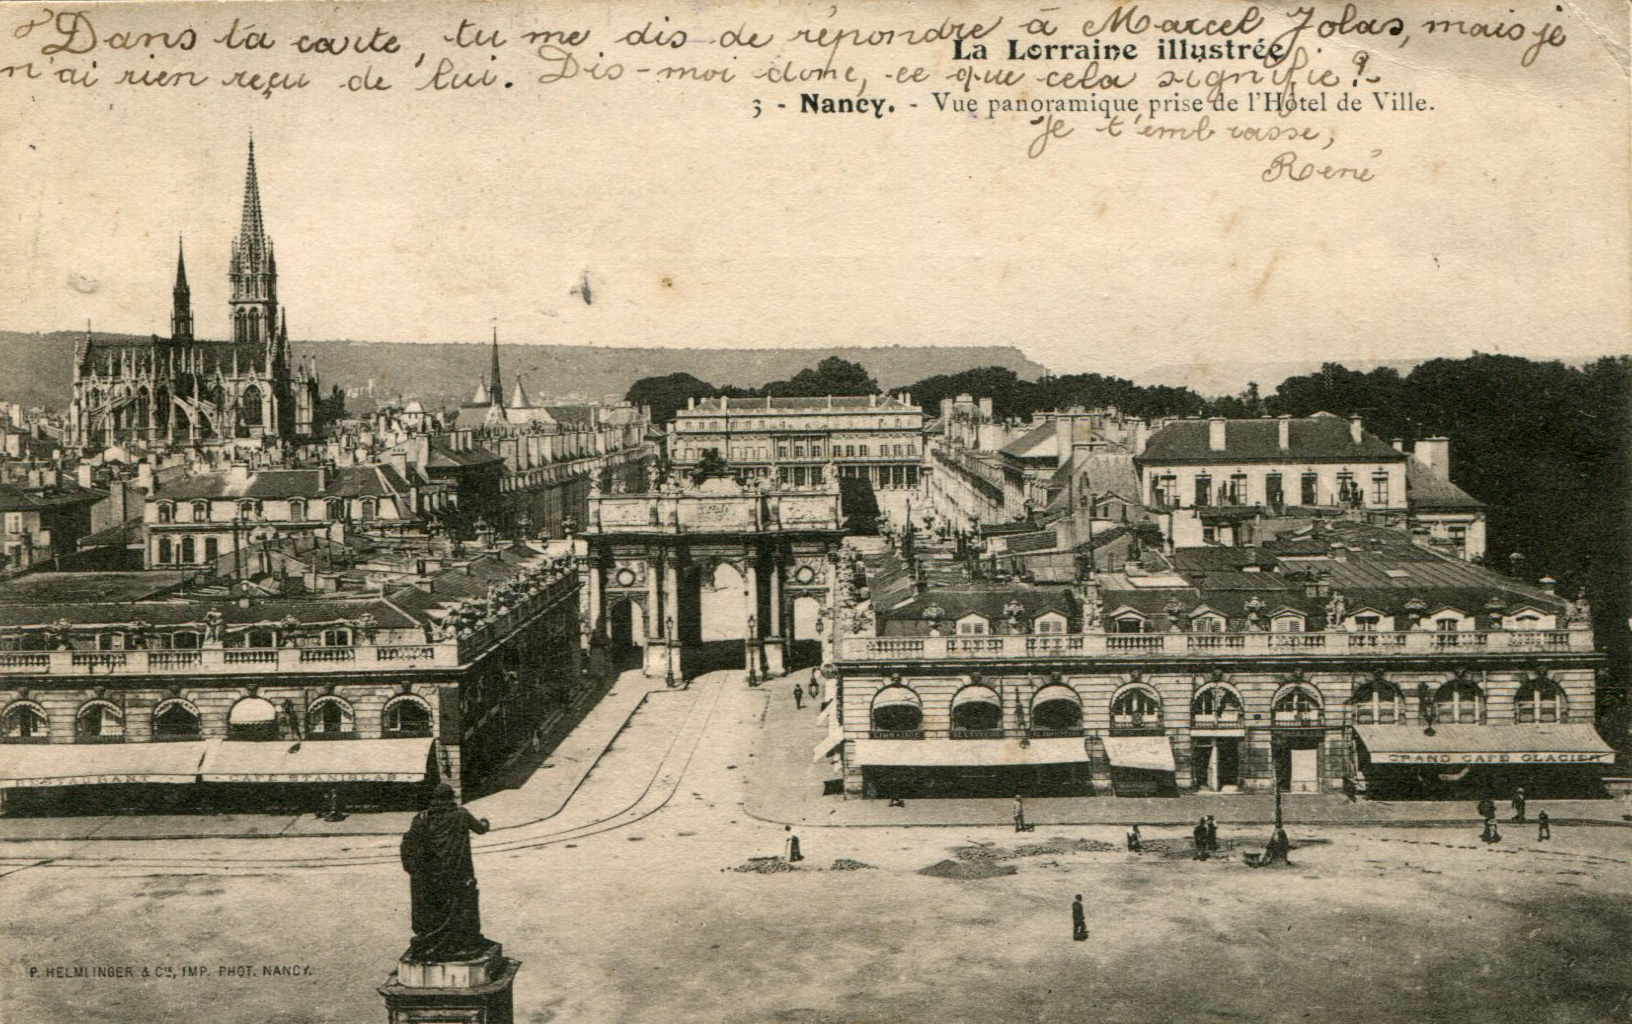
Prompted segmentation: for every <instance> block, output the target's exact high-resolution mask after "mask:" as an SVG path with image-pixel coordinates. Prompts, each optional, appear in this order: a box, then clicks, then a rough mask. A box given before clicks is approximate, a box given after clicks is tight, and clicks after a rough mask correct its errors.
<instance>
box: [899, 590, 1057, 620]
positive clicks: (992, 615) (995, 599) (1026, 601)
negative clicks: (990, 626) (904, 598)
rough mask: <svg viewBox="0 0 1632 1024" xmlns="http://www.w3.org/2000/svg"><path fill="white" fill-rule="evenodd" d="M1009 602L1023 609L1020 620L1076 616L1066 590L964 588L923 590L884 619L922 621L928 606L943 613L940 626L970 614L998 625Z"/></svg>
mask: <svg viewBox="0 0 1632 1024" xmlns="http://www.w3.org/2000/svg"><path fill="white" fill-rule="evenodd" d="M1010 601H1018V602H1019V603H1020V604H1021V605H1023V606H1024V607H1025V609H1026V611H1025V614H1024V616H1023V617H1024V618H1027V619H1034V618H1036V617H1037V616H1039V615H1043V614H1045V613H1047V612H1059V613H1060V614H1061V615H1064V616H1066V617H1067V618H1070V617H1071V616H1073V615H1075V614H1076V601H1075V599H1074V598H1073V597H1072V595H1071V591H1070V589H1069V588H1067V587H1032V586H1026V585H1024V584H1008V585H1003V586H989V585H986V586H983V585H980V584H964V585H962V586H951V587H938V588H936V589H934V590H926V591H925V592H924V593H922V594H920V595H918V596H917V597H915V598H913V599H912V600H911V601H908V602H907V603H906V604H903V605H901V606H899V607H897V608H892V609H890V611H889V612H888V614H887V617H888V618H889V619H891V620H896V621H899V620H902V619H922V618H923V617H924V609H926V608H928V607H929V606H930V605H939V606H940V607H941V609H942V610H944V611H945V612H946V614H945V615H944V616H943V617H942V619H941V621H943V622H947V623H952V622H956V621H957V620H958V619H961V618H963V617H964V616H966V615H970V614H976V615H981V616H983V617H985V618H986V619H987V620H988V621H991V622H998V621H1001V620H1002V619H1003V618H1004V615H1003V606H1004V605H1006V604H1008V603H1009V602H1010Z"/></svg>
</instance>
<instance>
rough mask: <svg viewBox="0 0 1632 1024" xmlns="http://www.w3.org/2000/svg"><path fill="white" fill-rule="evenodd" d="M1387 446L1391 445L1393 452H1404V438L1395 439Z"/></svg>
mask: <svg viewBox="0 0 1632 1024" xmlns="http://www.w3.org/2000/svg"><path fill="white" fill-rule="evenodd" d="M1389 444H1391V445H1393V446H1394V450H1395V451H1397V452H1403V451H1405V438H1403V437H1396V438H1395V439H1394V440H1392V441H1390V442H1389Z"/></svg>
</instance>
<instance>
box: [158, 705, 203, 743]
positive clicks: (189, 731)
mask: <svg viewBox="0 0 1632 1024" xmlns="http://www.w3.org/2000/svg"><path fill="white" fill-rule="evenodd" d="M203 734H204V728H203V724H202V722H201V721H200V719H199V715H198V708H196V707H194V706H193V704H192V703H191V702H190V701H185V700H182V699H181V698H180V697H172V698H170V699H169V700H166V701H161V702H160V703H159V706H158V707H156V708H154V709H153V738H154V739H157V740H182V739H188V740H190V739H197V738H198V737H200V736H202V735H203Z"/></svg>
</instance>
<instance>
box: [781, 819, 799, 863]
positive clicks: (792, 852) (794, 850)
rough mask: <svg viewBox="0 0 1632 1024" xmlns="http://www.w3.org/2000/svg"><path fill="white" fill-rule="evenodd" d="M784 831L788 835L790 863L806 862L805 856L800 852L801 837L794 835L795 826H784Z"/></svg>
mask: <svg viewBox="0 0 1632 1024" xmlns="http://www.w3.org/2000/svg"><path fill="white" fill-rule="evenodd" d="M782 831H784V832H786V833H787V834H788V850H787V852H788V863H789V864H792V863H794V862H795V861H801V860H804V859H805V855H804V854H802V853H800V852H799V837H798V836H796V835H794V834H793V826H792V825H784V826H783V827H782Z"/></svg>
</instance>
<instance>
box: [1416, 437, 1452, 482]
mask: <svg viewBox="0 0 1632 1024" xmlns="http://www.w3.org/2000/svg"><path fill="white" fill-rule="evenodd" d="M1412 454H1414V455H1416V457H1417V461H1418V462H1421V463H1422V464H1423V465H1425V466H1427V467H1428V468H1429V469H1431V470H1433V471H1434V474H1435V475H1436V476H1440V477H1443V478H1445V479H1446V480H1449V479H1450V478H1451V439H1450V438H1448V437H1425V438H1422V439H1420V440H1419V441H1417V443H1416V447H1415V450H1414V451H1413V453H1412Z"/></svg>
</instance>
